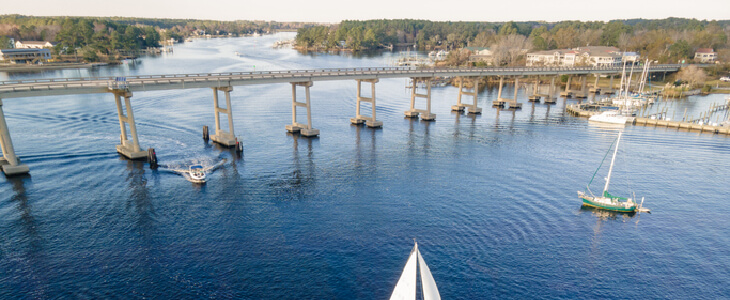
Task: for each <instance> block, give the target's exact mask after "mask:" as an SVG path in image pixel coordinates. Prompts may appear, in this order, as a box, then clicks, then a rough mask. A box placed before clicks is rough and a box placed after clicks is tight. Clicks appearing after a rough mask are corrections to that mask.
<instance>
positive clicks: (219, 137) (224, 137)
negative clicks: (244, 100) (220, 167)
mask: <svg viewBox="0 0 730 300" xmlns="http://www.w3.org/2000/svg"><path fill="white" fill-rule="evenodd" d="M218 91H222V92H223V94H225V95H226V107H225V108H222V107H220V105H219V102H218ZM231 91H233V87H230V86H225V87H214V88H213V113H214V114H215V134H214V135H211V136H210V139H211V140H213V141H214V142H216V143H218V144H221V145H223V146H226V147H233V146H235V145H236V134H235V132H234V130H233V112H232V111H231ZM221 113H223V114H226V118H227V119H228V131H225V130H223V129H222V128H221V116H220V114H221Z"/></svg>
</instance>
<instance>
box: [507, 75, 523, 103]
mask: <svg viewBox="0 0 730 300" xmlns="http://www.w3.org/2000/svg"><path fill="white" fill-rule="evenodd" d="M519 85H520V78H519V77H515V95H514V97H513V98H512V101H510V103H509V108H510V109H520V108H522V103H518V102H517V91H519V88H518V86H519Z"/></svg>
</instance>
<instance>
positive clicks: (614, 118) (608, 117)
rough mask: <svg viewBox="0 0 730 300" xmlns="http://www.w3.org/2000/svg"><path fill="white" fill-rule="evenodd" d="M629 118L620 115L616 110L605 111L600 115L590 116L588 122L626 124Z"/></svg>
mask: <svg viewBox="0 0 730 300" xmlns="http://www.w3.org/2000/svg"><path fill="white" fill-rule="evenodd" d="M628 120H629V117H627V116H624V115H622V114H621V113H620V112H619V111H617V110H607V111H604V112H602V113H600V114H597V115H593V116H591V117H590V118H589V119H588V121H594V122H602V123H611V124H626V122H627V121H628Z"/></svg>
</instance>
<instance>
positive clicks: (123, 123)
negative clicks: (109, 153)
mask: <svg viewBox="0 0 730 300" xmlns="http://www.w3.org/2000/svg"><path fill="white" fill-rule="evenodd" d="M112 92H113V93H114V101H115V102H116V104H117V115H118V116H119V130H120V131H121V143H120V144H119V145H117V147H116V148H117V152H119V154H121V155H123V156H125V157H127V158H129V159H142V158H145V157H147V151H143V150H142V149H140V147H139V138H138V135H137V125H136V124H135V122H134V111H133V110H132V103H131V101H130V98H132V92H130V91H128V90H112ZM122 98H124V102H122ZM125 112H126V115H125ZM127 126H129V134H130V138H131V139H132V140H131V141H130V140H129V138H128V137H127V129H126V128H127Z"/></svg>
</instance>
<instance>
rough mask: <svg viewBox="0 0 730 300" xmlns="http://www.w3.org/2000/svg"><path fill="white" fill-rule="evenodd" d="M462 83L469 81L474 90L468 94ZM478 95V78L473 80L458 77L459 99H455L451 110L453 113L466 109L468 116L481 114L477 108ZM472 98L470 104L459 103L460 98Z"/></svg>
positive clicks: (480, 110)
mask: <svg viewBox="0 0 730 300" xmlns="http://www.w3.org/2000/svg"><path fill="white" fill-rule="evenodd" d="M464 81H470V82H471V83H472V84H473V86H474V89H473V90H472V91H471V92H470V91H469V90H467V87H466V86H465V85H464ZM478 94H479V77H473V78H468V77H467V78H464V77H459V97H458V98H457V99H456V105H453V106H451V110H453V111H463V110H464V108H467V113H470V114H481V113H482V109H481V108H480V107H478V106H477V104H478V103H477V95H478ZM464 95H466V96H472V99H473V100H474V101H473V102H472V104H465V103H462V102H461V97H462V96H464Z"/></svg>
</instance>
